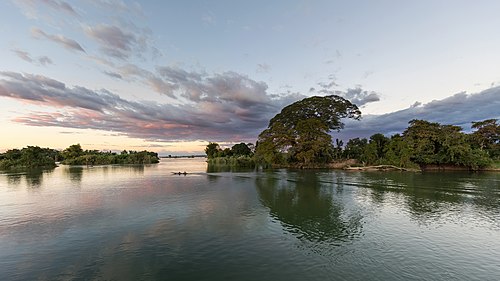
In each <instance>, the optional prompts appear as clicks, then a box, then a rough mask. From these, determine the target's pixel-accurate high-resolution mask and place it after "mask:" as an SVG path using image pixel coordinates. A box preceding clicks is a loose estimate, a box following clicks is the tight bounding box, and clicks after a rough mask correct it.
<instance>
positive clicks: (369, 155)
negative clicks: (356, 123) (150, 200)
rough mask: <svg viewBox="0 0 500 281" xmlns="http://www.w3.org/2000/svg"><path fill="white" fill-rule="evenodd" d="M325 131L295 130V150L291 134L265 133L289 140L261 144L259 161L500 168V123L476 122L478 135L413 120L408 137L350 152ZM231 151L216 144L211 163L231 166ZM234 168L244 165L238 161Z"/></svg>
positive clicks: (376, 140)
mask: <svg viewBox="0 0 500 281" xmlns="http://www.w3.org/2000/svg"><path fill="white" fill-rule="evenodd" d="M323 125H324V124H322V123H321V122H320V121H319V120H318V119H315V118H312V119H309V120H301V121H299V122H298V123H297V125H296V128H295V131H296V134H297V135H298V136H299V137H298V138H296V139H293V141H294V142H295V143H294V145H293V146H292V145H290V142H287V141H289V140H283V139H284V138H287V137H288V138H293V137H292V136H290V135H287V134H286V133H285V132H286V131H287V130H283V132H279V133H277V132H273V133H270V132H269V129H267V130H265V131H264V132H263V133H262V134H261V136H260V137H261V138H259V140H262V139H265V138H271V136H267V135H263V134H270V135H272V136H276V135H278V134H283V135H281V137H282V138H283V139H279V138H276V139H274V140H277V141H276V142H271V141H261V142H259V143H258V145H257V148H256V151H257V152H256V153H255V155H254V157H253V161H255V162H256V163H261V164H264V165H266V164H271V165H278V166H280V165H281V166H289V165H297V164H299V165H301V166H303V167H317V166H318V165H320V164H322V163H324V164H325V165H327V164H329V163H332V162H341V161H345V160H348V159H355V160H357V162H358V163H359V164H360V165H394V166H398V167H403V168H418V167H421V168H429V167H432V166H434V167H436V168H440V167H441V168H442V167H445V168H451V167H462V168H466V169H469V170H478V169H482V168H486V167H498V163H500V125H499V124H497V120H495V119H489V120H484V121H480V122H472V127H471V128H472V129H473V131H472V132H471V133H469V134H467V133H464V132H462V128H461V127H459V126H455V125H442V124H439V123H435V122H429V121H425V120H411V121H410V122H409V126H408V128H406V130H405V131H404V132H403V133H402V134H395V135H393V136H390V137H387V136H384V135H383V134H380V133H377V134H374V135H372V136H371V137H370V138H369V139H366V138H353V139H350V140H349V141H347V143H346V145H345V146H344V145H343V142H342V141H341V140H338V139H336V141H335V144H334V143H333V142H332V140H331V136H330V135H329V134H327V133H326V132H325V130H326V129H325V126H323ZM274 128H277V127H274ZM279 129H283V127H279ZM279 141H281V142H282V143H287V144H288V146H287V147H286V148H287V149H281V150H278V149H277V146H278V145H277V144H281V143H280V142H279ZM228 151H229V152H230V151H231V149H224V150H223V149H221V148H220V147H219V145H218V144H216V143H210V144H209V145H208V146H207V149H206V152H207V155H208V154H209V153H212V154H210V155H212V156H209V158H213V159H217V161H212V162H213V163H215V164H217V163H224V161H225V162H228V161H231V160H230V159H229V158H217V157H218V156H219V157H220V156H226V155H231V153H229V154H227V153H228ZM213 152H215V153H213ZM291 155H293V156H291ZM311 159H314V160H313V161H311ZM248 161H250V160H248ZM242 163H243V162H242ZM232 164H233V165H240V163H238V162H236V161H234V160H233V161H232Z"/></svg>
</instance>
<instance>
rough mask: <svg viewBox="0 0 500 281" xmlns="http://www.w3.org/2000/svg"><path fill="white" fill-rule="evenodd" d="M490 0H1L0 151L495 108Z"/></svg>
mask: <svg viewBox="0 0 500 281" xmlns="http://www.w3.org/2000/svg"><path fill="white" fill-rule="evenodd" d="M499 10H500V2H499V1H496V0H492V1H483V0H478V1H461V0H429V1H425V0H422V1H400V0H391V1H389V0H387V1H384V0H376V1H373V0H367V1H356V0H355V1H333V0H325V1H321V0H318V1H299V0H286V1H258V0H257V1H234V0H226V1H216V0H214V1H195V0H193V1H159V0H158V1H125V0H123V1H122V0H80V1H64V0H12V1H0V36H1V38H2V40H0V61H1V63H0V124H1V131H2V133H3V136H2V137H1V138H0V151H5V150H7V149H11V148H21V147H24V146H27V145H38V146H42V147H51V148H57V149H64V148H66V147H68V146H69V145H71V144H75V143H80V144H81V145H82V147H83V148H84V149H98V150H113V151H120V150H123V149H129V150H144V149H146V150H150V151H156V152H159V153H160V154H161V155H168V154H172V155H178V154H201V153H203V150H204V148H205V146H206V145H207V143H208V142H209V141H215V142H218V143H220V144H222V145H231V144H234V143H239V142H252V143H255V141H256V139H257V136H258V134H259V133H260V132H261V131H262V130H263V129H265V128H266V127H267V125H268V122H269V120H270V119H271V118H272V117H273V116H274V115H275V114H277V113H279V111H280V110H281V109H282V108H283V107H284V106H286V105H288V104H291V103H293V102H295V101H298V100H300V99H303V98H306V97H310V96H317V95H319V96H325V95H330V94H336V95H340V96H342V97H344V98H347V99H349V100H351V101H352V102H353V103H355V104H356V105H358V107H359V108H360V109H361V112H362V115H363V118H362V119H361V120H360V121H351V120H346V122H345V129H344V130H341V131H340V132H333V137H334V138H341V139H348V138H352V137H369V136H370V135H371V134H373V133H378V132H380V133H384V134H386V135H391V134H394V133H401V132H402V131H403V130H404V129H405V128H406V127H407V126H408V121H410V120H412V119H425V120H429V121H433V122H440V123H443V124H453V125H459V126H462V127H463V128H464V130H469V129H470V125H471V122H472V121H479V120H484V119H490V118H500V52H499V50H500V36H499V34H498V33H499V30H500V17H498V15H497V11H499Z"/></svg>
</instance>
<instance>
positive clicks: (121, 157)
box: [0, 144, 159, 170]
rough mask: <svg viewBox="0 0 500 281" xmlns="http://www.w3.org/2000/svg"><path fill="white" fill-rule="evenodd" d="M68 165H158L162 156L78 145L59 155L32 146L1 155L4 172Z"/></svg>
mask: <svg viewBox="0 0 500 281" xmlns="http://www.w3.org/2000/svg"><path fill="white" fill-rule="evenodd" d="M58 161H61V163H62V164H66V165H108V164H154V163H158V162H159V158H158V154H157V153H155V152H148V151H126V150H124V151H122V152H121V153H120V154H117V153H114V152H110V151H97V150H83V149H82V147H81V146H80V144H74V145H71V146H70V147H68V148H66V149H64V150H63V151H58V150H55V149H51V148H40V147H38V146H28V147H25V148H23V149H11V150H8V151H6V152H5V153H1V154H0V170H7V169H32V168H54V167H56V162H58Z"/></svg>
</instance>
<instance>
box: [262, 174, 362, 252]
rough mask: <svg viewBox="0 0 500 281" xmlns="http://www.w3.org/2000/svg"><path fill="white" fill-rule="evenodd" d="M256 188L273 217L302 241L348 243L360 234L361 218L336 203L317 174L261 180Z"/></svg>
mask: <svg viewBox="0 0 500 281" xmlns="http://www.w3.org/2000/svg"><path fill="white" fill-rule="evenodd" d="M256 186H257V191H258V193H259V196H260V199H261V201H262V203H263V204H264V205H265V206H266V207H268V208H269V209H270V212H271V215H272V216H273V217H275V218H277V219H278V220H279V221H281V223H282V224H283V225H284V226H285V227H286V228H287V230H288V231H290V232H292V233H294V234H295V235H296V236H298V237H299V238H305V239H307V240H310V241H313V242H335V241H338V242H345V241H350V240H352V239H354V238H356V237H358V236H359V235H360V233H361V227H362V223H361V219H362V217H361V216H360V215H359V214H358V213H356V214H351V215H349V214H347V211H346V210H345V208H344V205H343V202H340V201H334V199H333V195H332V192H331V189H329V188H328V187H326V186H322V183H321V182H320V181H319V179H318V176H317V175H316V173H314V172H310V171H309V172H303V173H299V174H296V177H294V175H293V174H290V173H287V174H285V175H283V178H282V179H277V178H274V177H272V176H266V177H258V178H257V179H256Z"/></svg>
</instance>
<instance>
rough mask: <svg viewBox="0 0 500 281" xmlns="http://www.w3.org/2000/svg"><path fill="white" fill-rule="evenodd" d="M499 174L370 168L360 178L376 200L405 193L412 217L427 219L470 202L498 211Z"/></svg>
mask: <svg viewBox="0 0 500 281" xmlns="http://www.w3.org/2000/svg"><path fill="white" fill-rule="evenodd" d="M498 178H499V177H498V175H496V177H495V176H492V175H488V174H469V173H459V172H457V173H455V172H444V173H443V172H439V173H437V172H436V173H424V174H420V173H400V172H396V173H389V172H381V173H378V172H369V173H362V174H361V177H360V178H359V182H361V183H365V184H366V186H367V187H369V188H370V190H371V195H372V199H373V201H375V202H381V201H384V200H385V198H386V195H389V194H401V195H403V199H404V201H405V204H406V207H407V208H408V211H409V213H410V215H411V217H412V218H413V219H416V220H417V221H419V222H421V223H428V222H429V221H432V220H436V219H439V218H441V217H443V216H445V215H447V214H450V213H457V211H459V210H463V209H466V208H467V207H468V206H473V207H474V208H479V209H482V210H489V211H490V212H491V211H495V212H498V211H499V209H500V204H498V202H499V200H500V187H499V184H498ZM492 209H493V210H492ZM446 217H447V216H446Z"/></svg>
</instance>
